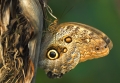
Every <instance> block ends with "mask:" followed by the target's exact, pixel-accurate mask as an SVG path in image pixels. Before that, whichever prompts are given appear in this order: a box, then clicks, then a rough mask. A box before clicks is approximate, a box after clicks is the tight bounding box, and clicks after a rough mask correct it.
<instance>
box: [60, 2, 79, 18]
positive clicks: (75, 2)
mask: <svg viewBox="0 0 120 83" xmlns="http://www.w3.org/2000/svg"><path fill="white" fill-rule="evenodd" d="M77 1H78V0H75V1H74V3H73V5H72V7H71V8H70V9H69V10H68V11H67V12H66V13H64V12H65V10H66V9H67V7H68V5H67V6H66V7H65V9H64V11H63V13H62V15H61V18H62V17H63V15H64V16H65V15H66V14H67V13H68V12H69V11H70V10H71V9H72V8H74V7H75V4H76V3H77ZM69 3H70V2H69Z"/></svg>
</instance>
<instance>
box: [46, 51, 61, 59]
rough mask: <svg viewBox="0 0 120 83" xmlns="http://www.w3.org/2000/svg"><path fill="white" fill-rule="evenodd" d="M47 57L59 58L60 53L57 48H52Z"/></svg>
mask: <svg viewBox="0 0 120 83" xmlns="http://www.w3.org/2000/svg"><path fill="white" fill-rule="evenodd" d="M47 57H48V58H49V59H51V60H54V59H57V58H59V54H58V52H57V51H56V50H54V49H52V50H49V51H48V53H47Z"/></svg>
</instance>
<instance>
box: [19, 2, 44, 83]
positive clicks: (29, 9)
mask: <svg viewBox="0 0 120 83" xmlns="http://www.w3.org/2000/svg"><path fill="white" fill-rule="evenodd" d="M19 2H20V7H21V8H22V13H23V14H24V15H25V16H26V18H27V19H28V20H29V21H30V23H31V25H32V26H33V27H34V33H35V36H34V38H33V39H32V40H31V41H30V42H29V44H28V46H29V55H30V58H31V59H32V61H33V63H34V68H35V72H34V77H33V80H32V83H35V77H36V72H37V66H38V59H39V54H40V43H41V37H42V27H43V12H42V8H41V4H40V3H39V1H38V0H20V1H19Z"/></svg>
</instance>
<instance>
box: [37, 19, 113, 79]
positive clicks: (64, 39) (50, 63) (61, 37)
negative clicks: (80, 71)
mask: <svg viewBox="0 0 120 83" xmlns="http://www.w3.org/2000/svg"><path fill="white" fill-rule="evenodd" d="M49 28H50V29H51V30H49V31H50V32H46V33H45V36H44V37H43V41H42V44H41V45H42V46H41V54H40V59H39V67H40V68H42V69H44V70H45V72H46V74H47V76H48V77H49V78H61V77H62V76H63V75H64V74H65V73H67V72H69V71H70V70H71V69H74V68H75V67H76V65H77V64H79V63H80V62H84V61H86V60H90V59H94V58H100V57H104V56H106V55H108V54H109V52H110V50H111V49H112V47H113V44H112V41H111V40H110V38H109V37H108V36H107V35H106V34H104V33H103V32H102V31H100V30H98V29H96V28H94V27H91V26H88V25H86V24H82V23H77V22H65V23H61V24H59V25H58V24H57V21H56V20H55V21H54V22H53V23H52V24H51V25H50V26H49ZM54 28H55V29H54Z"/></svg>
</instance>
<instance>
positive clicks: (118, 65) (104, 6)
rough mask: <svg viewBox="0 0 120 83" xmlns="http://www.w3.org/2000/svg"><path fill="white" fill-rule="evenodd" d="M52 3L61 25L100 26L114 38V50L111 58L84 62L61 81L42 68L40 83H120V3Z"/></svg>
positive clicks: (111, 0) (110, 0) (77, 0)
mask: <svg viewBox="0 0 120 83" xmlns="http://www.w3.org/2000/svg"><path fill="white" fill-rule="evenodd" d="M48 1H49V3H48V4H49V5H50V7H51V8H52V10H53V12H54V15H55V16H57V17H58V18H59V20H60V23H62V22H81V23H84V24H87V25H90V26H93V27H96V28H98V29H100V30H101V31H103V32H104V33H106V34H107V35H108V36H109V37H110V38H111V40H112V41H113V44H114V47H113V49H112V50H111V51H110V54H109V55H108V56H106V57H103V58H99V59H93V60H89V61H86V62H83V63H80V64H79V65H77V67H76V68H75V69H73V70H72V71H70V72H69V73H67V74H65V75H64V76H63V77H62V78H61V79H49V78H48V77H47V76H46V74H45V72H44V71H43V70H42V69H39V68H38V73H37V81H36V83H120V13H119V12H120V0H48ZM117 1H119V2H117ZM117 4H118V5H119V7H117ZM73 6H74V7H73ZM66 7H67V8H66ZM72 7H73V8H72ZM65 8H66V9H65ZM71 8H72V9H71ZM69 9H71V10H70V11H69ZM64 10H65V11H64ZM63 12H64V13H65V14H63V15H62V13H63ZM61 15H62V17H61Z"/></svg>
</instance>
